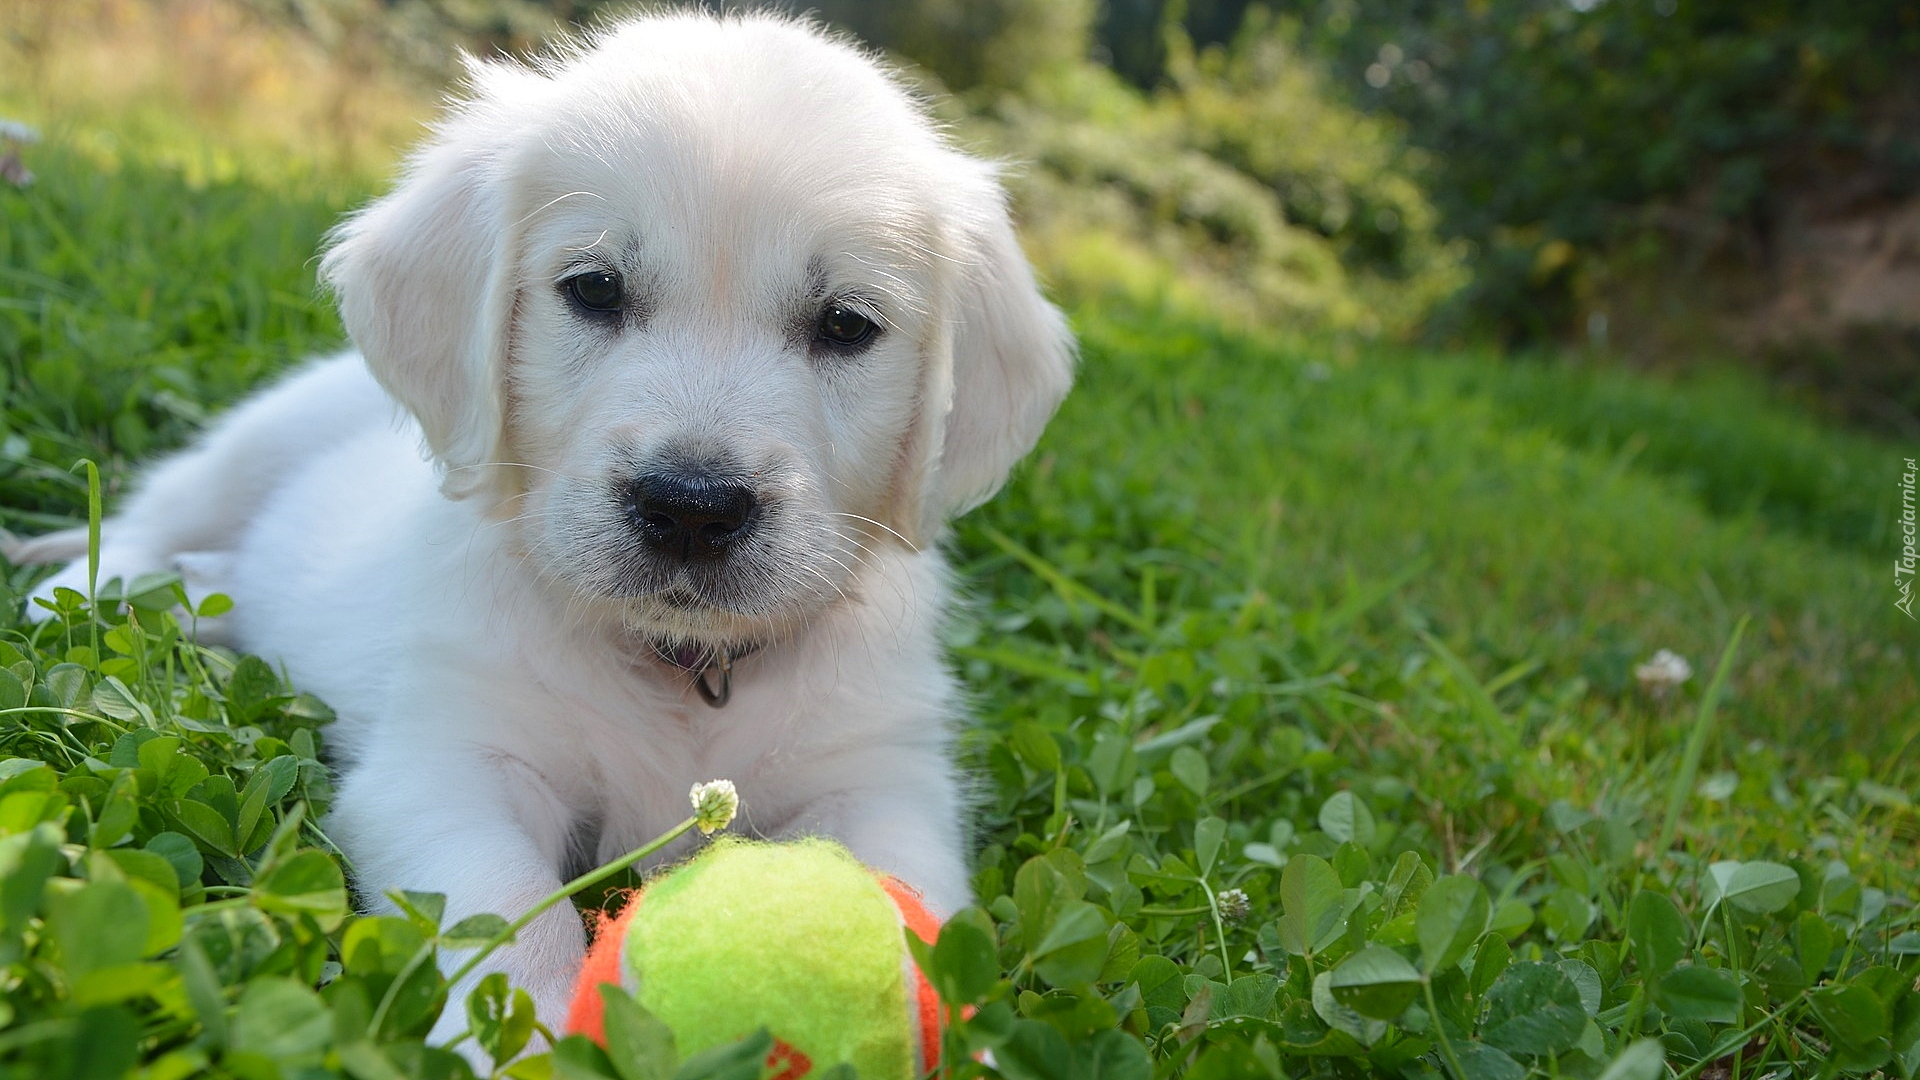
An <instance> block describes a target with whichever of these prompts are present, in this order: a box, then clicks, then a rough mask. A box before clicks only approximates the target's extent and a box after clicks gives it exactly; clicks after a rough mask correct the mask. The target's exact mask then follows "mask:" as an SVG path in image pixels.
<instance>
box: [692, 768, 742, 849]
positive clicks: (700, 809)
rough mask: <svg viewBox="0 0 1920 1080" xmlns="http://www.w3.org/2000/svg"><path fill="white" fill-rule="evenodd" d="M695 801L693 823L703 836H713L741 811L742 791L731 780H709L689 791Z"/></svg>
mask: <svg viewBox="0 0 1920 1080" xmlns="http://www.w3.org/2000/svg"><path fill="white" fill-rule="evenodd" d="M687 798H688V799H690V800H692V802H693V824H694V827H695V828H697V829H699V830H700V835H702V836H712V835H713V834H714V833H716V832H719V831H720V830H721V829H724V828H726V827H727V825H728V824H729V823H730V822H732V821H733V815H735V814H737V813H739V812H740V793H739V792H737V791H735V790H734V789H733V781H731V780H709V781H707V782H706V783H704V784H695V785H693V790H692V791H689V792H688V793H687Z"/></svg>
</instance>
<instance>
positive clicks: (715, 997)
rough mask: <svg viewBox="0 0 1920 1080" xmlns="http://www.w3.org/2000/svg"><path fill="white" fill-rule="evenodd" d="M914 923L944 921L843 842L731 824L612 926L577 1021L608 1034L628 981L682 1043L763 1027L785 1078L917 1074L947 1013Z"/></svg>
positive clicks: (593, 961) (583, 981)
mask: <svg viewBox="0 0 1920 1080" xmlns="http://www.w3.org/2000/svg"><path fill="white" fill-rule="evenodd" d="M903 926H907V927H910V928H911V929H913V930H914V931H915V932H916V933H917V934H919V935H920V936H921V937H923V938H926V939H931V937H932V936H933V933H934V931H935V929H936V925H935V924H934V922H933V920H932V918H931V917H930V916H928V915H927V913H926V911H925V909H924V908H922V907H921V906H920V904H919V900H918V897H917V896H915V895H914V894H913V893H912V891H911V890H910V889H906V888H904V887H902V886H900V885H899V883H898V882H894V881H892V880H891V879H888V878H884V877H880V876H877V875H876V874H875V873H874V872H873V871H871V870H869V869H868V868H867V867H865V866H863V865H861V863H860V862H859V861H858V860H856V859H855V858H854V857H853V856H852V855H851V854H850V853H848V851H847V850H846V849H845V848H843V847H841V846H840V845H838V844H835V843H833V842H831V841H827V840H801V841H797V842H793V843H780V844H772V843H757V842H754V841H749V840H742V839H738V838H722V839H720V840H717V841H715V842H714V843H713V845H712V846H711V847H709V848H708V849H707V850H706V851H704V852H702V853H701V854H700V855H699V856H697V857H695V858H694V859H693V860H692V861H690V862H688V863H687V864H686V865H684V866H682V867H680V868H679V869H677V870H674V871H673V872H671V873H669V874H667V875H666V876H664V877H661V878H659V879H657V880H655V881H653V882H651V883H649V884H648V885H647V887H646V889H645V890H644V891H643V892H642V893H641V894H640V895H639V896H638V897H636V898H635V899H634V900H633V902H632V903H630V904H629V905H628V906H627V908H626V910H625V911H623V912H622V913H621V915H620V917H619V918H618V919H616V920H615V921H613V922H611V923H609V924H607V925H606V926H605V927H603V928H602V930H601V932H600V934H599V936H598V938H597V939H596V940H595V942H594V946H593V950H592V952H591V953H590V954H589V956H588V958H587V963H586V966H585V968H584V969H583V970H582V972H581V978H580V983H579V986H578V988H577V989H576V991H575V995H574V1002H573V1011H572V1014H571V1016H570V1017H569V1021H568V1028H569V1030H571V1031H579V1032H585V1033H587V1034H589V1035H592V1036H594V1037H595V1038H596V1039H600V1040H601V1041H604V1035H603V1031H602V1024H603V1022H604V1018H603V1016H602V1014H601V1009H602V1002H601V998H600V994H599V989H598V988H599V985H600V984H601V983H603V982H617V983H618V984H620V985H621V986H622V987H624V988H625V989H626V990H627V991H628V992H630V993H632V994H633V995H634V997H635V999H637V1000H638V1001H639V1002H640V1004H641V1005H643V1006H645V1007H646V1008H647V1010H648V1011H650V1012H652V1013H653V1014H654V1015H655V1016H657V1017H659V1018H660V1019H661V1020H662V1021H664V1022H665V1023H666V1024H667V1026H668V1027H670V1028H672V1029H673V1033H674V1037H675V1039H676V1041H677V1043H678V1046H679V1049H680V1053H681V1054H682V1055H683V1056H685V1055H690V1054H694V1053H698V1052H699V1051H701V1050H704V1049H706V1048H708V1047H711V1046H718V1045H722V1044H724V1043H729V1042H732V1041H734V1040H736V1039H739V1038H742V1037H744V1036H747V1035H751V1034H752V1033H754V1032H755V1031H758V1030H759V1029H761V1028H766V1029H767V1030H768V1031H769V1032H771V1033H772V1034H773V1037H774V1039H775V1045H774V1052H773V1054H772V1056H771V1057H770V1058H769V1059H768V1064H769V1065H770V1066H771V1067H772V1068H773V1069H774V1073H775V1075H776V1076H777V1077H780V1078H782V1080H799V1078H801V1077H805V1076H810V1075H818V1074H819V1073H820V1072H824V1071H825V1070H826V1069H828V1068H830V1067H832V1066H834V1065H837V1064H839V1063H841V1062H847V1063H849V1064H851V1065H853V1066H854V1068H855V1069H857V1070H858V1071H859V1075H860V1076H861V1077H862V1080H891V1078H895V1077H897V1078H900V1080H907V1078H910V1077H914V1076H918V1075H919V1074H920V1072H921V1071H922V1070H923V1069H924V1068H925V1067H926V1064H928V1063H930V1062H931V1060H932V1059H933V1058H934V1057H935V1056H936V1055H937V1054H938V1050H939V1045H938V1044H939V1038H938V1032H939V1026H938V1016H939V1013H938V1008H937V1005H936V1004H935V1002H934V1000H933V997H932V994H931V991H930V990H929V989H928V987H927V985H926V980H925V979H923V978H921V977H920V974H919V972H918V970H917V969H915V968H914V966H913V963H912V960H911V958H910V955H909V954H908V952H907V949H906V944H905V940H904V938H903V937H902V934H901V931H902V927H903Z"/></svg>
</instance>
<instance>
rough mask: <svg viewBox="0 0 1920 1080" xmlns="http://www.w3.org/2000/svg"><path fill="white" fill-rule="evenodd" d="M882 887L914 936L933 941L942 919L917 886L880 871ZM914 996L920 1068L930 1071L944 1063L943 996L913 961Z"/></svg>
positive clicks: (930, 943)
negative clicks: (928, 904)
mask: <svg viewBox="0 0 1920 1080" xmlns="http://www.w3.org/2000/svg"><path fill="white" fill-rule="evenodd" d="M874 876H875V877H877V878H879V879H880V887H881V888H883V889H885V890H887V895H888V896H890V897H892V898H893V906H894V907H897V908H899V909H900V921H901V922H903V923H906V924H907V929H909V930H911V931H913V936H914V937H917V938H919V939H920V940H921V941H924V942H926V943H927V944H928V945H932V944H933V941H934V939H935V938H937V937H939V936H940V920H938V919H936V918H934V917H933V913H932V912H930V911H928V910H927V907H926V905H925V904H924V903H922V902H921V900H920V894H919V892H917V891H916V890H915V889H914V888H913V886H911V885H908V884H907V883H906V882H904V881H901V880H900V879H899V878H895V877H889V876H888V875H886V874H876V875H874ZM913 984H914V985H913V990H914V993H913V998H914V1005H915V1006H916V1008H915V1010H914V1011H915V1012H916V1013H917V1016H916V1019H917V1020H918V1021H919V1022H920V1071H921V1072H927V1071H930V1070H931V1069H932V1068H933V1067H934V1066H936V1065H938V1064H940V999H939V997H937V996H936V995H935V994H934V992H933V984H932V983H929V982H928V981H927V975H926V973H925V972H923V971H921V970H920V965H919V964H915V965H913Z"/></svg>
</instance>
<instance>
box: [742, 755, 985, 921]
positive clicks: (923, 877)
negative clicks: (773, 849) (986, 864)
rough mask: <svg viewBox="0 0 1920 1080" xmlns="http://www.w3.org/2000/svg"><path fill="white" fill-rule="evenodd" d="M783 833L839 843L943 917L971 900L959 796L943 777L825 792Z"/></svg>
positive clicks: (782, 832) (794, 819) (785, 835)
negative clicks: (921, 783)
mask: <svg viewBox="0 0 1920 1080" xmlns="http://www.w3.org/2000/svg"><path fill="white" fill-rule="evenodd" d="M779 835H780V836H782V837H797V836H830V837H832V838H834V839H836V840H838V841H840V842H841V843H842V844H845V845H846V846H847V850H849V851H851V852H853V854H854V856H855V857H857V858H858V859H859V860H860V861H861V862H863V863H866V864H867V865H868V866H870V867H872V868H873V869H875V870H880V871H883V872H885V873H888V874H891V875H893V876H894V877H896V878H899V879H900V880H901V881H904V882H906V883H907V884H908V885H911V886H912V887H913V888H915V889H917V890H918V891H919V892H920V895H921V896H922V897H923V898H925V900H926V903H927V907H928V909H929V910H931V911H932V912H933V914H934V915H935V916H937V917H938V918H940V919H942V920H944V919H946V918H947V917H948V916H950V915H952V914H953V913H954V912H956V911H958V910H960V909H961V908H963V907H966V906H967V905H968V904H970V903H972V902H973V886H972V884H971V883H970V881H969V879H968V875H967V861H966V857H965V855H964V854H963V853H962V851H961V847H962V834H961V828H960V806H959V799H958V797H957V795H956V793H955V792H954V791H953V789H952V785H951V783H950V782H948V781H945V780H944V777H942V778H941V779H939V780H932V779H930V780H929V782H928V784H927V786H925V787H921V788H917V789H915V790H902V789H899V788H867V789H854V790H846V791H838V792H834V793H832V794H830V795H825V796H822V797H820V798H817V799H815V800H813V801H812V802H811V803H809V804H808V805H807V807H806V809H804V810H803V811H801V812H800V813H799V814H798V815H796V816H795V817H794V818H793V820H792V821H790V822H788V824H787V825H786V827H784V828H782V829H781V830H780V831H779Z"/></svg>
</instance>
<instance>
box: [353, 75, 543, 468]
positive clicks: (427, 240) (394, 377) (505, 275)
mask: <svg viewBox="0 0 1920 1080" xmlns="http://www.w3.org/2000/svg"><path fill="white" fill-rule="evenodd" d="M478 121H479V118H478V117H476V116H474V115H473V114H471V113H469V114H466V115H460V116H456V117H455V118H454V119H452V120H451V121H450V122H448V123H447V124H446V125H444V126H443V127H441V128H440V129H439V131H438V133H437V137H436V138H435V139H434V141H433V142H432V143H430V144H429V145H427V146H426V147H425V148H423V149H422V150H420V151H418V152H417V153H416V154H415V155H414V156H413V158H412V159H411V160H410V161H409V162H408V165H407V170H406V174H405V176H404V177H403V179H402V180H401V182H400V184H399V186H398V187H397V188H395V189H394V190H393V192H392V193H390V194H388V195H386V196H385V197H383V198H381V199H380V200H378V201H376V202H374V203H373V204H372V205H370V206H367V207H366V208H365V209H363V210H361V211H359V212H358V213H356V214H354V215H353V216H352V217H350V218H348V219H347V220H346V221H344V222H342V223H341V224H340V226H339V227H337V228H336V229H335V230H334V231H333V233H332V235H331V236H330V237H329V244H328V250H327V253H326V255H325V257H324V258H323V259H322V261H321V277H322V279H323V280H324V281H326V282H327V284H329V285H330V286H331V287H332V288H333V291H334V293H335V295H336V296H337V297H338V300H339V304H340V316H341V319H342V321H344V322H345V323H346V327H347V333H348V334H349V335H351V336H352V338H353V341H354V344H355V345H357V346H358V347H359V349H360V351H361V353H362V354H364V355H365V356H366V360H367V366H368V368H370V369H371V370H372V371H373V375H374V377H375V378H376V379H378V380H379V381H380V385H382V386H384V387H386V389H387V392H388V393H390V394H392V395H393V396H394V397H395V398H396V399H398V400H399V402H400V403H401V404H402V405H404V406H406V408H407V410H408V411H410V412H411V413H413V415H414V417H415V418H416V419H418V420H419V422H420V429H421V431H422V432H423V433H424V434H425V436H426V443H427V447H428V449H429V450H430V451H431V452H432V454H433V456H434V459H435V461H436V463H437V464H438V466H439V467H440V469H441V490H443V491H444V492H446V494H447V495H448V496H449V497H451V498H465V497H466V496H469V495H473V494H475V493H477V492H480V491H482V490H483V489H486V488H489V487H490V486H491V485H493V484H494V483H495V482H496V479H497V478H496V476H495V474H496V473H498V472H502V471H504V470H500V469H498V468H497V467H494V466H492V465H491V463H492V462H495V461H497V460H499V455H500V451H501V441H502V437H503V427H504V422H505V418H504V416H503V414H502V408H503V405H502V385H503V384H502V379H503V378H504V375H505V366H506V350H507V344H508V339H509V335H510V332H511V321H512V317H513V302H514V277H513V266H512V263H513V260H512V258H511V257H510V256H511V251H510V250H509V245H510V243H511V239H510V234H511V233H512V231H513V230H512V229H511V227H510V225H511V223H510V222H508V221H507V220H506V193H505V192H504V191H503V190H502V189H503V188H504V187H505V184H504V182H503V181H502V180H501V179H500V178H499V175H498V174H499V173H500V171H501V170H500V167H499V159H500V157H501V156H502V154H503V148H502V147H501V146H500V145H498V144H499V141H500V136H499V134H498V133H497V131H490V130H488V127H489V125H486V124H483V123H481V122H478Z"/></svg>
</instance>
